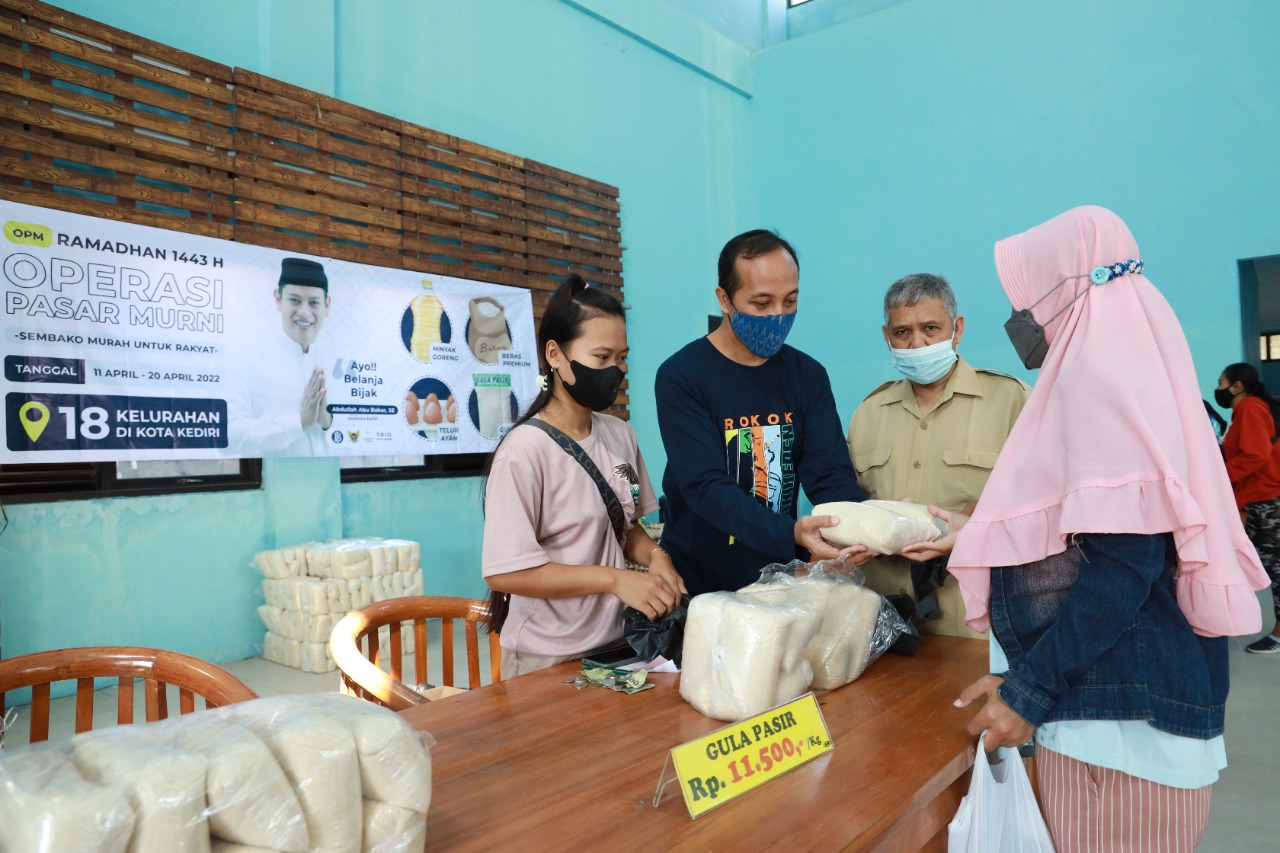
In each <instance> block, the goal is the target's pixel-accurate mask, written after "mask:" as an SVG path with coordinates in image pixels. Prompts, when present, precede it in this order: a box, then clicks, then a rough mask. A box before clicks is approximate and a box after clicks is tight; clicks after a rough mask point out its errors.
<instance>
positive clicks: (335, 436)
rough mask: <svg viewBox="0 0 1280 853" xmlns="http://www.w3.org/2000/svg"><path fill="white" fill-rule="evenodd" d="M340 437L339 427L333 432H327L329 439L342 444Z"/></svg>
mask: <svg viewBox="0 0 1280 853" xmlns="http://www.w3.org/2000/svg"><path fill="white" fill-rule="evenodd" d="M342 437H343V436H342V430H340V429H335V430H334V431H333V432H331V433H329V440H330V441H332V442H333V443H334V444H342Z"/></svg>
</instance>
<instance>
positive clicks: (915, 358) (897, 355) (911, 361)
mask: <svg viewBox="0 0 1280 853" xmlns="http://www.w3.org/2000/svg"><path fill="white" fill-rule="evenodd" d="M954 340H955V336H954V335H952V336H951V337H950V338H947V339H946V340H945V341H939V342H938V343H936V344H930V345H929V346H927V347H917V348H916V349H894V348H893V347H889V352H891V353H893V366H894V367H896V368H898V371H899V372H900V373H902V375H903V376H905V377H907V379H910V380H911V381H912V382H914V383H916V384H917V385H932V384H933V383H935V382H937V381H938V380H939V379H941V378H942V377H944V376H946V375H947V371H948V370H950V369H951V366H952V365H953V364H955V363H956V351H955V348H954V347H952V346H951V342H952V341H954Z"/></svg>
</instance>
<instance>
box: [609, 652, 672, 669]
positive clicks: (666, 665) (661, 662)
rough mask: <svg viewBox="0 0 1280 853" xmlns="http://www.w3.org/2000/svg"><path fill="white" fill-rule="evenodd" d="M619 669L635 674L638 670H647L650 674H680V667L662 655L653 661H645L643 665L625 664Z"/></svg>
mask: <svg viewBox="0 0 1280 853" xmlns="http://www.w3.org/2000/svg"><path fill="white" fill-rule="evenodd" d="M618 669H625V670H627V671H628V672H635V671H636V670H637V669H645V670H648V671H649V672H679V671H680V667H678V666H676V665H675V662H674V661H669V660H667V659H666V658H664V657H663V656H662V655H658V656H657V657H656V658H654V659H653V660H651V661H645V662H643V663H629V664H625V665H624V666H620V667H618Z"/></svg>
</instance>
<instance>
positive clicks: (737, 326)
mask: <svg viewBox="0 0 1280 853" xmlns="http://www.w3.org/2000/svg"><path fill="white" fill-rule="evenodd" d="M795 321H796V312H795V311H792V312H791V313H790V314H763V315H762V314H744V313H743V312H741V311H738V310H736V309H735V310H734V312H733V316H732V317H730V318H729V325H730V326H731V327H732V328H733V333H734V334H735V335H737V336H738V340H740V341H742V345H743V346H744V347H746V348H747V349H749V350H751V353H752V354H753V355H755V356H756V357H757V358H773V357H774V356H775V355H777V354H778V350H780V349H782V345H783V343H785V342H786V340H787V335H788V334H789V333H790V332H791V325H792V324H793V323H795Z"/></svg>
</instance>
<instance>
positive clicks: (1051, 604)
mask: <svg viewBox="0 0 1280 853" xmlns="http://www.w3.org/2000/svg"><path fill="white" fill-rule="evenodd" d="M1176 565H1177V554H1176V551H1175V549H1174V544H1173V536H1172V535H1170V534H1168V533H1162V534H1135V533H1089V534H1078V535H1076V536H1074V537H1072V542H1071V544H1070V545H1069V546H1068V548H1067V550H1066V551H1065V552H1064V553H1062V554H1055V555H1054V556H1052V557H1047V558H1046V559H1044V560H1039V561H1036V562H1034V563H1028V564H1027V565H1024V566H1014V567H1010V568H1003V569H993V570H992V572H991V629H992V630H993V631H995V635H996V639H997V640H999V641H1000V645H1001V646H1002V647H1003V648H1004V650H1005V653H1006V654H1007V655H1008V658H1009V671H1008V673H1006V674H1005V677H1004V683H1003V684H1002V685H1001V686H1000V698H1001V699H1003V700H1004V702H1005V704H1007V705H1008V706H1009V707H1010V708H1011V709H1013V711H1015V712H1016V713H1017V714H1018V715H1019V716H1020V717H1022V718H1023V719H1025V720H1026V721H1027V722H1029V723H1031V724H1032V725H1035V726H1039V725H1041V724H1042V723H1045V722H1050V721H1056V720H1145V721H1147V722H1148V723H1150V724H1151V725H1152V726H1154V727H1155V728H1157V729H1159V730H1161V731H1165V732H1169V733H1170V734H1175V735H1181V736H1183V737H1194V738H1201V739H1207V738H1211V737H1215V736H1217V735H1220V734H1222V729H1223V714H1224V710H1225V708H1226V701H1227V689H1228V664H1227V639H1226V638H1225V637H1213V638H1208V637H1200V636H1197V635H1196V634H1195V633H1193V632H1192V630H1191V626H1190V625H1189V624H1188V623H1187V620H1186V618H1185V617H1184V616H1183V615H1182V611H1181V609H1179V607H1178V601H1177V597H1176V594H1175V591H1174V581H1173V577H1174V570H1175V568H1176Z"/></svg>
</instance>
